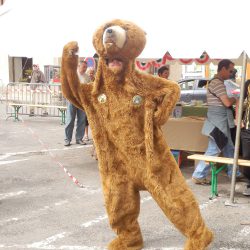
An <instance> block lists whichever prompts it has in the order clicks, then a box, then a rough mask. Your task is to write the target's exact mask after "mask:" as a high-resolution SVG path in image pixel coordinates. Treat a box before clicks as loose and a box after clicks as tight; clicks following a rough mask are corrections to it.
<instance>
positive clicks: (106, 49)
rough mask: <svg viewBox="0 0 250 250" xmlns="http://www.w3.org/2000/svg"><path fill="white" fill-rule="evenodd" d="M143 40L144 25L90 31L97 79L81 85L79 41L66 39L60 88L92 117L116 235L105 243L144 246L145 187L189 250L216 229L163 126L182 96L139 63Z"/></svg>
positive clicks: (122, 249)
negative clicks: (96, 57)
mask: <svg viewBox="0 0 250 250" xmlns="http://www.w3.org/2000/svg"><path fill="white" fill-rule="evenodd" d="M145 43H146V37H145V33H144V31H143V30H142V29H140V28H139V27H138V26H137V25H135V24H133V23H131V22H128V21H122V20H113V21H111V22H109V23H106V24H104V25H103V26H101V27H100V28H99V29H98V30H97V31H96V32H95V34H94V37H93V44H94V47H95V49H96V51H97V53H98V55H99V62H98V69H97V73H96V78H95V81H94V83H93V84H80V82H79V79H78V76H77V64H78V56H77V55H76V54H77V52H78V45H77V43H76V42H70V43H68V44H67V45H65V47H64V49H63V56H62V75H61V77H62V78H61V80H62V90H63V94H64V96H65V97H66V98H67V99H68V100H69V101H70V102H72V103H73V104H74V105H75V106H77V107H79V108H81V109H84V110H85V112H86V113H87V116H88V120H89V124H90V127H91V130H92V134H93V139H94V143H95V145H96V151H97V155H98V160H99V169H100V173H101V178H102V186H103V192H104V197H105V205H106V209H107V213H108V217H109V222H110V225H111V227H112V229H113V230H114V231H115V232H116V234H117V238H115V239H114V240H113V241H112V242H111V243H110V244H109V246H108V249H111V250H139V249H142V247H143V239H142V235H141V231H140V227H139V224H138V220H137V219H138V215H139V211H140V193H139V192H140V190H147V191H148V192H149V193H150V194H151V195H152V197H153V198H154V200H155V201H156V202H157V203H158V205H159V206H160V208H161V209H162V211H163V212H164V213H165V215H166V216H167V217H168V218H169V219H170V220H171V222H172V223H173V224H174V225H175V226H176V227H177V228H178V229H179V230H180V231H181V232H182V233H183V234H184V235H185V236H186V237H187V242H186V244H185V249H186V250H202V249H205V248H206V246H207V245H208V244H209V243H210V242H211V241H212V238H213V237H212V233H211V232H210V231H209V229H208V228H207V227H206V225H205V223H204V221H203V219H202V217H201V214H200V211H199V207H198V204H197V202H196V200H195V198H194V196H193V194H192V193H191V191H190V189H189V188H188V186H187V184H186V182H185V179H184V177H183V176H182V174H181V172H180V170H179V167H178V166H177V164H176V162H175V159H174V158H173V156H172V154H171V152H170V149H169V147H168V146H167V143H166V141H165V139H164V137H163V133H162V130H161V126H162V125H163V124H164V123H165V122H166V121H167V119H168V117H169V114H170V113H171V111H172V109H173V107H174V106H175V104H176V102H177V100H178V98H179V94H180V90H179V86H178V85H177V84H176V83H174V82H172V81H169V80H165V79H162V78H159V77H155V76H152V75H148V74H143V73H140V72H138V71H137V70H136V69H135V64H134V62H135V58H136V57H137V56H138V55H139V54H140V53H141V52H142V50H143V48H144V46H145Z"/></svg>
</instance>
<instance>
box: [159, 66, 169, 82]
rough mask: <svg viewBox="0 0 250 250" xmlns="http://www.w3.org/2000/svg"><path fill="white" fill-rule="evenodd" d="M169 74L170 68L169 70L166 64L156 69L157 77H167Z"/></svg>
mask: <svg viewBox="0 0 250 250" xmlns="http://www.w3.org/2000/svg"><path fill="white" fill-rule="evenodd" d="M169 74H170V70H169V66H168V65H164V66H162V67H160V68H159V69H158V76H159V77H162V78H165V79H168V77H169Z"/></svg>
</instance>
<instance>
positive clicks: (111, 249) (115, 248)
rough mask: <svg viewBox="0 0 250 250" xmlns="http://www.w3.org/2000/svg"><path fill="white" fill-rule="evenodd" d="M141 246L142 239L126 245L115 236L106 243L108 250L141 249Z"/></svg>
mask: <svg viewBox="0 0 250 250" xmlns="http://www.w3.org/2000/svg"><path fill="white" fill-rule="evenodd" d="M142 248H143V242H142V239H140V240H138V241H133V243H132V242H131V243H129V245H126V243H125V241H122V240H120V239H119V238H115V239H114V240H112V241H111V242H110V243H109V245H108V250H141V249H142Z"/></svg>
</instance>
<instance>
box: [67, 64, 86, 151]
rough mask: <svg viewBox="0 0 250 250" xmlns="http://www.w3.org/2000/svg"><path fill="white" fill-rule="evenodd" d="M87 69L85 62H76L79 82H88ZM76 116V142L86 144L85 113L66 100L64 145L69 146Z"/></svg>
mask: <svg viewBox="0 0 250 250" xmlns="http://www.w3.org/2000/svg"><path fill="white" fill-rule="evenodd" d="M86 70H87V62H85V61H80V62H79V64H78V69H77V73H78V77H79V80H80V83H81V84H86V83H88V82H90V78H89V76H88V75H87V74H86ZM76 116H77V125H76V133H75V138H76V144H81V145H86V142H84V141H83V137H84V133H85V126H86V120H87V117H86V113H85V112H84V111H83V110H81V109H79V108H77V107H75V106H74V105H73V104H72V103H70V102H69V101H67V115H66V127H65V139H64V141H65V143H64V146H70V144H71V140H72V135H73V130H74V125H75V118H76Z"/></svg>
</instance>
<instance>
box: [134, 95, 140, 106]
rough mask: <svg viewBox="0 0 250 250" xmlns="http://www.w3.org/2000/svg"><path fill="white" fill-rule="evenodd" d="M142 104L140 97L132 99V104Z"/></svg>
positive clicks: (136, 96)
mask: <svg viewBox="0 0 250 250" xmlns="http://www.w3.org/2000/svg"><path fill="white" fill-rule="evenodd" d="M141 103H142V97H141V96H140V95H135V96H134V97H133V104H135V105H140V104H141Z"/></svg>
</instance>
